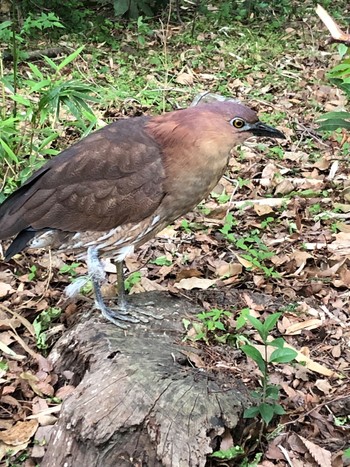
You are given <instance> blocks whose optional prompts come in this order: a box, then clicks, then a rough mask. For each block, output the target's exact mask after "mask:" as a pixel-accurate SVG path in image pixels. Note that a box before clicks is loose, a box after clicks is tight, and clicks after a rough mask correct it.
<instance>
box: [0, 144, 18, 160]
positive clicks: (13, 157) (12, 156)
mask: <svg viewBox="0 0 350 467" xmlns="http://www.w3.org/2000/svg"><path fill="white" fill-rule="evenodd" d="M0 146H1V147H2V148H3V150H4V151H5V153H6V154H7V155H8V156H9V158H10V159H11V160H12V161H13V162H15V163H16V164H18V163H19V160H18V158H17V156H16V154H15V153H14V152H13V151H12V149H11V148H10V146H9V145H8V144H7V143H6V141H4V140H3V139H2V138H0Z"/></svg>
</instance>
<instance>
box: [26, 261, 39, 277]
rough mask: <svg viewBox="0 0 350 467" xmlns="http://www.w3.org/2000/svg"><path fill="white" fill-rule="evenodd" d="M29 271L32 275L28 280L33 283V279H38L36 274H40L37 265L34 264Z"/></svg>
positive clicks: (29, 275)
mask: <svg viewBox="0 0 350 467" xmlns="http://www.w3.org/2000/svg"><path fill="white" fill-rule="evenodd" d="M29 271H30V273H29V274H28V279H29V280H30V281H32V280H33V279H35V278H36V274H37V272H38V268H37V267H36V266H35V264H33V265H32V266H30V268H29Z"/></svg>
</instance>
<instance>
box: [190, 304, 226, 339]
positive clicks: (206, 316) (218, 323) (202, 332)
mask: <svg viewBox="0 0 350 467" xmlns="http://www.w3.org/2000/svg"><path fill="white" fill-rule="evenodd" d="M231 316H232V313H230V312H229V311H225V310H221V309H219V308H213V309H211V310H210V311H203V312H202V313H199V314H198V315H197V318H198V319H199V320H200V323H197V322H193V323H192V325H193V328H194V331H195V333H196V334H195V335H194V336H193V338H191V339H192V340H194V341H199V340H203V341H204V342H206V343H207V344H208V343H209V340H210V338H213V339H214V340H215V341H216V342H221V343H223V342H226V341H227V338H228V337H229V336H230V334H229V333H228V332H227V330H226V327H225V324H224V323H223V321H224V320H226V319H227V318H230V317H231ZM183 324H184V327H185V329H186V330H187V329H188V327H189V325H190V324H191V323H190V321H188V320H183ZM218 331H219V332H218Z"/></svg>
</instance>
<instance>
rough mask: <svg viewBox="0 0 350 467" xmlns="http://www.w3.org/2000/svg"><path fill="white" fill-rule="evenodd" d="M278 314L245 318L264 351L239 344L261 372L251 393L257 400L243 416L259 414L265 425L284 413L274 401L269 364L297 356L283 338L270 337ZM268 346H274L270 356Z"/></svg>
mask: <svg viewBox="0 0 350 467" xmlns="http://www.w3.org/2000/svg"><path fill="white" fill-rule="evenodd" d="M280 316H281V313H273V314H272V315H270V316H268V317H267V318H266V319H265V321H263V322H261V321H259V320H258V319H257V318H255V317H253V316H251V315H247V317H246V318H247V320H248V321H249V322H250V323H251V325H252V326H253V328H254V329H255V330H256V331H257V332H258V334H259V336H260V338H261V340H262V343H263V347H264V352H263V355H262V354H261V353H260V352H259V350H258V349H257V348H256V347H255V346H254V345H252V344H245V345H242V346H241V350H242V351H243V352H244V353H245V354H246V355H247V356H248V357H249V358H251V359H252V360H253V361H254V362H255V363H256V364H257V365H258V368H259V370H260V372H261V386H262V387H261V389H259V390H256V391H254V392H253V394H252V395H253V397H254V398H255V399H257V401H258V402H257V404H256V405H254V406H252V407H249V408H248V409H246V410H245V411H244V417H245V418H253V417H256V416H259V417H261V418H262V420H263V422H264V423H265V424H266V425H268V424H269V423H270V422H271V420H272V418H273V417H274V415H282V414H284V413H285V412H284V409H283V407H282V406H281V405H280V404H278V403H277V402H276V401H277V400H278V399H279V388H278V386H276V385H275V384H270V383H269V365H271V364H272V363H289V362H291V361H292V360H294V359H295V357H296V356H297V352H296V351H295V350H293V349H290V348H288V347H285V341H284V339H282V338H277V339H273V340H271V339H270V333H271V331H272V329H273V328H274V327H275V325H276V323H277V321H278V319H279V318H280ZM269 347H273V348H275V350H274V351H273V352H272V353H271V355H270V356H268V348H269Z"/></svg>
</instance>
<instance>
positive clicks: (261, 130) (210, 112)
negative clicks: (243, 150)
mask: <svg viewBox="0 0 350 467" xmlns="http://www.w3.org/2000/svg"><path fill="white" fill-rule="evenodd" d="M198 110H199V111H202V112H203V113H204V114H205V115H206V118H205V119H206V120H207V121H208V122H209V124H210V125H212V124H215V125H220V127H221V131H222V133H223V134H226V135H227V137H229V135H231V137H232V139H233V140H234V141H235V143H236V144H240V143H242V142H243V141H245V140H246V139H247V138H249V137H251V136H258V137H261V136H265V137H268V138H283V139H284V138H285V136H284V134H283V133H282V132H281V131H279V130H277V128H274V127H272V126H270V125H267V124H266V123H263V122H261V121H260V120H259V118H258V115H257V113H256V112H255V111H254V110H252V109H250V108H249V107H246V106H245V105H242V104H239V103H237V102H233V101H225V102H214V103H211V104H205V105H202V106H199V107H198ZM210 117H211V121H210Z"/></svg>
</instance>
